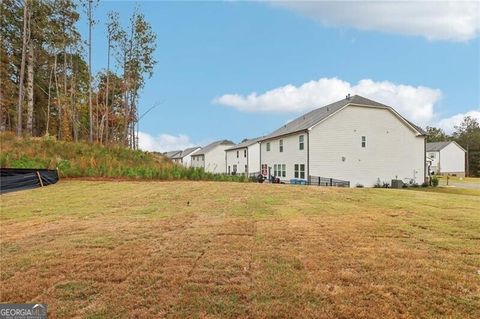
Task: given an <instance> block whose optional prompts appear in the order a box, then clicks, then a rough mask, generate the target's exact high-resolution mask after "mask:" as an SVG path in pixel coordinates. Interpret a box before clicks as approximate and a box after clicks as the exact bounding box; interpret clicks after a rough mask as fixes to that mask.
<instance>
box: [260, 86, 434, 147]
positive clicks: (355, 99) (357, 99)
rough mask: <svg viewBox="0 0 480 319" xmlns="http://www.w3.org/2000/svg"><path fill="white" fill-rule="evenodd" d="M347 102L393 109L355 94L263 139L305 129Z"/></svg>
mask: <svg viewBox="0 0 480 319" xmlns="http://www.w3.org/2000/svg"><path fill="white" fill-rule="evenodd" d="M347 104H360V105H369V106H376V107H381V108H387V109H393V108H392V107H390V106H388V105H385V104H382V103H379V102H376V101H372V100H369V99H367V98H364V97H362V96H360V95H354V96H352V97H351V98H350V99H349V100H347V99H343V100H340V101H337V102H334V103H331V104H328V105H326V106H324V107H321V108H318V109H315V110H313V111H310V112H308V113H306V114H304V115H302V116H300V117H298V118H296V119H295V120H293V121H291V122H288V123H287V124H285V125H283V126H282V127H281V128H279V129H277V130H276V131H273V132H272V133H270V134H269V135H267V136H265V137H264V138H263V140H266V139H270V138H274V137H278V136H282V135H287V134H291V133H295V132H300V131H305V130H307V129H308V128H310V127H312V126H313V125H315V124H317V123H318V122H320V121H322V120H324V119H326V118H327V117H328V116H330V115H332V114H333V113H335V112H337V111H338V110H340V109H341V108H343V107H344V106H346V105H347ZM402 118H403V117H402ZM403 119H404V120H405V121H406V122H408V123H409V124H410V125H412V126H413V127H414V128H415V129H416V130H417V131H418V132H419V133H420V134H422V135H425V134H426V133H425V131H424V130H422V129H421V128H420V127H418V126H416V125H415V124H413V123H411V122H410V121H408V120H407V119H405V118H403Z"/></svg>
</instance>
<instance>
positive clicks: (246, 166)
mask: <svg viewBox="0 0 480 319" xmlns="http://www.w3.org/2000/svg"><path fill="white" fill-rule="evenodd" d="M247 173H248V165H245V174H247Z"/></svg>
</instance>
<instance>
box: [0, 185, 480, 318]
mask: <svg viewBox="0 0 480 319" xmlns="http://www.w3.org/2000/svg"><path fill="white" fill-rule="evenodd" d="M479 195H480V194H479ZM479 204H480V196H476V194H475V193H472V192H468V194H463V193H460V194H459V193H457V194H455V193H452V192H445V191H443V190H438V191H431V190H429V191H423V190H421V189H419V190H418V191H413V190H383V189H329V188H318V187H298V186H287V185H259V184H236V183H208V182H189V183H186V182H171V183H166V182H162V183H153V182H149V183H142V182H120V183H115V182H94V181H78V180H75V181H67V182H60V183H59V184H56V185H53V186H49V187H46V188H43V189H36V190H31V191H24V192H18V193H12V194H7V195H2V197H1V205H2V206H1V208H2V210H1V215H0V218H1V219H0V222H1V223H0V234H1V237H0V247H1V257H2V263H1V276H0V283H1V295H0V301H1V302H45V303H47V304H48V305H49V315H50V317H52V318H64V317H83V318H116V317H119V318H120V317H130V318H135V317H136V318H158V317H183V318H185V317H192V318H219V317H222V318H225V317H227V318H228V317H229V318H241V317H243V318H266V317H275V318H282V317H285V318H291V317H298V316H301V317H306V318H308V317H310V318H378V317H386V318H393V317H395V318H410V317H424V318H441V317H444V318H451V317H459V318H477V317H478V314H479V313H480V297H479V296H480V276H479V275H478V270H480V245H479V237H478V234H479V233H480V216H479V215H478V213H477V211H478V207H479Z"/></svg>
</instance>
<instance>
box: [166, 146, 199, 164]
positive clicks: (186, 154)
mask: <svg viewBox="0 0 480 319" xmlns="http://www.w3.org/2000/svg"><path fill="white" fill-rule="evenodd" d="M201 149H202V148H201V147H200V146H194V147H190V148H187V149H185V150H184V151H181V152H178V153H177V154H175V155H173V156H172V161H173V162H174V163H178V164H182V165H183V166H186V167H190V166H191V163H192V155H193V154H195V153H196V152H198V151H199V150H201Z"/></svg>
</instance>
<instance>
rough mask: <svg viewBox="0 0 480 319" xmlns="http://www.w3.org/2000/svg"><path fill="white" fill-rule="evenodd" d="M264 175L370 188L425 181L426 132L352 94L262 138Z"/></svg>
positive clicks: (391, 110)
mask: <svg viewBox="0 0 480 319" xmlns="http://www.w3.org/2000/svg"><path fill="white" fill-rule="evenodd" d="M260 162H261V169H262V174H263V175H267V176H268V175H273V176H276V177H278V178H280V180H284V181H289V180H290V179H301V180H306V181H307V180H309V178H310V180H311V182H312V183H314V181H315V180H318V179H317V177H324V178H334V179H338V180H344V181H348V182H350V186H351V187H355V186H356V185H359V184H361V185H363V186H366V187H370V186H373V185H375V184H376V183H377V181H380V182H381V183H383V182H387V183H390V182H391V180H392V179H402V180H404V181H408V182H415V183H419V184H420V183H423V182H424V181H425V132H424V131H423V130H422V129H421V128H419V127H418V126H416V125H414V124H412V123H411V122H409V121H408V120H406V119H405V118H404V117H402V116H401V115H400V114H399V113H397V112H396V111H395V110H394V109H393V108H392V107H390V106H387V105H384V104H381V103H378V102H375V101H372V100H369V99H366V98H364V97H361V96H358V95H355V96H352V97H349V96H348V97H347V98H346V99H344V100H340V101H337V102H335V103H332V104H329V105H327V106H324V107H321V108H318V109H315V110H313V111H311V112H309V113H307V114H305V115H302V116H300V117H299V118H297V119H295V120H293V121H291V122H289V123H287V124H285V125H284V126H282V127H280V128H279V129H277V130H276V131H274V132H273V133H271V134H270V135H267V136H266V137H265V138H264V139H262V141H261V144H260Z"/></svg>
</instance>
